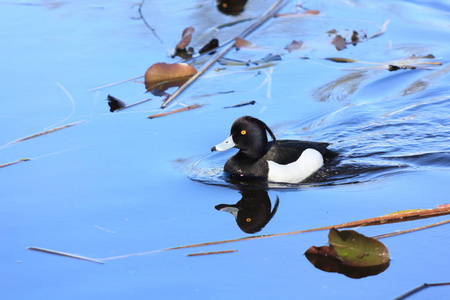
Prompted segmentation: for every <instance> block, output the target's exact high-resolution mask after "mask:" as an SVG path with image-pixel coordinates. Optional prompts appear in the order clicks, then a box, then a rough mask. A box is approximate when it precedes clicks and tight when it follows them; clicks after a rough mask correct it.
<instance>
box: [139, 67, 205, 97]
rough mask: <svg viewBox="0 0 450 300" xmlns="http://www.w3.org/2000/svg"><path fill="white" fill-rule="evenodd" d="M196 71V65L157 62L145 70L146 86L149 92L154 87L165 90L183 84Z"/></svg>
mask: <svg viewBox="0 0 450 300" xmlns="http://www.w3.org/2000/svg"><path fill="white" fill-rule="evenodd" d="M196 73H197V70H196V69H195V68H194V67H192V66H190V65H188V64H185V63H177V64H166V63H157V64H154V65H152V66H151V67H150V68H148V70H147V72H145V87H146V89H147V91H149V92H151V91H152V90H154V89H158V90H162V91H165V90H167V89H168V88H171V87H178V86H181V85H183V84H184V83H185V82H186V81H188V80H189V78H191V77H192V76H194V75H195V74H196Z"/></svg>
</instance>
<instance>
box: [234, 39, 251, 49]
mask: <svg viewBox="0 0 450 300" xmlns="http://www.w3.org/2000/svg"><path fill="white" fill-rule="evenodd" d="M234 46H235V47H236V50H239V49H242V48H244V49H248V48H254V47H255V46H254V45H253V44H252V42H249V41H247V40H246V39H243V38H241V37H237V38H236V40H235V42H234Z"/></svg>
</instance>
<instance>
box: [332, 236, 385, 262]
mask: <svg viewBox="0 0 450 300" xmlns="http://www.w3.org/2000/svg"><path fill="white" fill-rule="evenodd" d="M328 242H329V243H330V246H331V247H333V248H334V249H335V250H336V252H337V254H338V256H339V257H340V258H341V260H342V262H343V263H344V265H347V266H352V267H371V266H377V265H382V264H385V263H387V262H389V261H390V257H389V250H388V249H387V247H386V246H385V245H384V244H383V243H382V242H380V241H379V240H377V239H374V238H369V237H366V236H364V235H362V234H360V233H358V232H356V231H354V230H342V231H338V230H336V229H334V228H332V229H330V232H329V233H328Z"/></svg>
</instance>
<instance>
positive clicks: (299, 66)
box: [0, 1, 450, 299]
mask: <svg viewBox="0 0 450 300" xmlns="http://www.w3.org/2000/svg"><path fill="white" fill-rule="evenodd" d="M29 3H33V4H35V5H23V4H22V5H21V4H6V3H0V7H1V9H0V20H1V22H2V24H3V30H2V31H1V33H0V41H1V42H0V43H1V45H2V47H1V48H2V54H3V55H2V58H3V60H2V68H1V70H0V72H1V74H2V79H3V81H4V82H3V85H2V86H3V88H2V96H1V103H2V109H1V112H0V124H1V127H2V128H3V130H2V131H1V134H0V164H5V163H9V162H13V161H17V160H19V159H25V158H26V159H30V161H26V162H20V163H18V164H14V165H11V166H8V167H4V168H0V191H1V195H2V196H1V204H0V212H1V216H2V222H1V225H0V236H1V237H2V246H1V247H0V253H1V256H0V257H1V262H2V267H3V268H2V270H1V271H0V274H1V278H2V281H1V283H0V291H1V292H2V299H36V298H38V299H41V298H42V299H85V298H89V299H124V298H128V299H148V298H154V299H211V298H214V299H229V298H237V299H241V298H247V299H258V298H259V299H297V298H306V299H311V298H315V299H328V298H331V297H333V298H334V299H390V298H394V297H396V296H399V295H401V294H403V293H405V292H407V291H408V290H410V289H413V288H414V287H416V286H419V285H422V284H423V283H425V282H426V283H434V282H448V275H447V273H448V272H447V270H448V268H449V266H450V265H449V262H448V259H445V257H446V255H447V250H446V249H448V247H449V246H450V244H449V238H448V232H449V231H448V228H447V226H448V225H443V226H440V227H435V228H432V229H428V230H423V231H418V232H415V233H410V234H405V235H400V236H397V237H391V238H387V239H383V240H382V242H383V243H385V244H386V246H387V247H388V248H389V252H390V254H391V258H392V261H391V264H390V266H389V268H388V269H387V270H386V271H384V272H383V273H381V274H379V275H377V276H370V277H366V278H363V279H358V280H356V279H351V278H348V277H345V276H344V275H341V274H336V273H325V272H323V271H320V270H318V269H315V268H314V267H313V266H312V265H311V264H310V263H309V262H308V261H307V260H306V258H305V257H304V255H303V253H304V251H306V249H308V248H309V247H310V246H312V245H315V246H321V245H325V244H326V243H327V232H326V231H319V232H314V233H307V234H298V235H290V236H285V237H273V238H266V239H258V240H250V241H244V242H236V243H229V244H222V245H216V246H208V247H200V248H190V249H184V250H171V251H160V250H162V249H166V248H170V247H176V246H182V245H190V244H195V243H202V242H212V241H220V240H227V239H236V238H242V237H248V236H255V235H259V234H261V235H265V234H273V233H282V232H290V231H296V230H302V229H310V228H315V227H321V226H327V225H333V224H340V223H344V222H350V221H355V220H360V219H364V218H370V217H376V216H381V215H384V214H388V213H392V212H396V211H402V210H409V209H418V208H435V207H436V206H438V205H441V204H446V203H448V202H449V200H448V199H449V198H448V194H449V193H450V186H449V184H448V182H449V180H450V176H449V172H448V169H449V166H450V154H449V153H450V146H449V145H450V143H449V140H450V134H449V131H448V128H449V122H450V121H449V119H450V118H449V111H450V90H449V88H448V86H449V82H450V76H449V70H450V69H449V66H448V61H449V60H448V57H449V55H450V49H449V48H448V45H447V43H446V41H448V39H449V37H450V34H449V30H448V29H449V28H450V23H449V21H448V14H449V13H450V5H449V4H448V3H446V2H439V3H434V2H426V3H425V2H420V1H383V2H372V1H362V2H358V3H357V4H355V3H353V2H352V3H349V2H333V3H329V2H319V3H307V4H308V8H310V9H317V10H320V12H321V13H320V14H319V15H318V16H309V17H306V18H276V19H274V20H271V21H270V22H268V23H267V24H265V25H263V26H262V27H261V28H260V29H259V30H258V31H256V32H255V33H253V34H252V35H250V36H249V37H248V40H250V41H251V42H253V43H254V44H255V45H259V46H265V48H259V49H258V50H255V51H248V50H240V51H235V50H232V51H230V52H229V53H228V54H227V55H226V57H227V58H230V59H238V60H244V61H246V60H248V59H252V60H257V59H261V58H264V57H266V56H267V54H268V53H270V52H272V53H275V52H279V51H281V52H282V49H283V48H284V47H285V46H286V45H288V44H289V43H290V42H291V41H292V40H299V41H303V42H304V43H305V48H304V49H302V50H299V51H296V52H293V53H291V54H283V55H282V60H281V61H277V62H276V65H274V66H272V67H267V68H262V69H254V70H247V69H246V67H245V66H244V67H242V66H226V69H225V70H221V71H214V69H215V68H223V67H224V66H220V65H214V66H213V68H212V69H211V70H210V71H209V72H207V73H206V74H205V75H204V76H202V78H201V79H200V80H199V81H198V82H196V83H195V84H194V85H193V86H191V87H190V88H189V89H188V90H186V91H185V92H184V93H183V94H182V95H181V96H180V97H178V98H177V99H176V100H175V101H174V102H173V103H172V104H170V105H169V107H167V108H166V109H165V110H164V111H168V110H171V109H177V108H180V107H181V106H182V105H190V104H194V103H199V104H205V105H204V106H203V107H202V108H200V109H197V110H193V111H190V112H183V113H179V114H175V115H171V116H166V117H161V118H156V119H151V120H150V119H148V118H147V116H148V115H150V114H154V113H159V112H161V109H160V108H159V107H160V105H161V103H162V102H161V98H159V97H155V96H153V95H150V94H149V93H145V87H144V84H143V83H142V82H140V80H143V79H136V80H132V81H130V82H127V83H123V84H119V85H115V86H111V87H107V88H102V89H97V90H95V91H90V89H92V88H95V87H99V86H102V85H105V84H108V83H112V82H117V81H121V80H124V79H128V78H133V77H136V76H139V75H143V74H144V73H145V71H146V69H147V68H148V67H149V66H150V65H152V64H154V63H157V62H176V61H179V58H175V59H172V58H170V56H169V54H170V50H171V49H172V48H173V47H174V45H175V44H176V43H177V42H178V41H179V39H180V38H181V32H182V31H183V29H184V28H185V27H187V26H194V27H195V28H196V32H195V34H194V36H193V41H192V46H193V47H194V48H196V49H198V48H199V47H200V45H203V44H204V43H205V42H206V41H208V40H209V39H210V37H211V36H217V37H218V38H219V40H220V42H221V43H222V41H226V40H228V39H229V38H230V37H233V36H234V35H235V34H237V32H241V31H242V30H243V29H245V27H246V26H248V25H249V24H248V22H244V23H241V24H239V25H237V26H236V27H234V26H232V27H227V28H226V29H223V30H221V31H219V32H218V31H215V30H214V27H216V26H217V25H220V24H224V23H227V22H231V21H234V20H236V19H238V18H248V17H257V16H259V15H261V12H262V11H264V10H265V9H266V8H267V7H268V6H270V4H271V3H270V2H267V1H258V2H257V1H249V3H248V4H247V5H246V10H245V11H244V13H242V14H241V16H239V17H230V16H225V15H221V14H220V13H218V12H217V9H216V7H215V5H213V3H212V2H200V1H184V2H183V3H180V2H179V1H171V2H167V1H155V2H152V3H150V2H145V3H144V5H143V6H142V13H143V15H144V16H145V18H146V20H147V22H148V23H149V24H150V25H151V26H153V27H154V29H155V31H156V32H157V34H158V36H159V37H160V38H161V40H162V42H160V41H159V40H158V39H157V38H156V37H155V36H154V34H153V33H152V32H151V31H150V30H149V28H148V27H146V26H145V24H144V23H143V22H142V20H140V19H139V12H138V8H139V7H138V6H137V5H136V3H134V2H124V3H110V2H108V1H96V2H92V1H76V2H64V1H60V2H52V1H33V2H31V1H30V2H29ZM305 5H306V4H305ZM293 11H295V3H289V4H288V5H287V7H286V8H285V9H284V10H283V11H282V12H283V13H289V12H293ZM386 20H390V22H389V24H388V26H387V29H386V32H385V33H384V34H383V35H381V36H379V37H377V38H374V39H371V40H369V41H368V42H364V43H360V44H358V45H357V46H352V45H348V47H347V49H345V50H343V51H337V50H336V49H335V48H334V46H333V45H331V44H330V40H331V39H332V38H331V37H330V36H329V35H328V34H327V31H329V30H332V29H335V30H337V31H338V32H339V33H341V34H343V35H348V34H350V33H351V31H352V30H358V31H359V32H360V33H362V32H365V33H367V34H368V35H372V34H375V33H377V32H378V31H379V30H380V28H379V27H377V25H378V26H381V25H382V24H383V23H384V22H385V21H386ZM375 23H376V24H377V25H376V24H375ZM268 47H272V48H268ZM430 53H431V54H433V55H434V56H435V58H434V59H421V60H420V61H432V62H441V63H442V65H441V66H438V65H423V67H424V68H423V69H416V70H398V71H393V72H389V71H387V70H386V69H385V67H386V65H388V64H394V65H395V64H400V63H401V61H404V60H405V59H406V58H408V57H410V56H411V55H419V56H420V55H427V54H430ZM305 56H306V57H308V58H309V59H302V58H301V57H305ZM327 57H345V58H350V59H357V60H361V61H366V62H376V63H384V65H381V67H379V68H368V67H373V66H377V65H373V64H338V63H334V62H331V61H328V60H324V58H327ZM202 62H203V61H202V60H198V61H196V62H194V63H193V64H194V65H195V67H197V68H198V67H199V66H201V64H202ZM408 63H409V64H412V63H414V62H411V61H409V62H408ZM378 66H380V65H378ZM168 92H170V93H172V92H173V90H170V91H168ZM225 92H226V93H225ZM108 94H111V95H113V96H115V97H117V98H119V99H121V100H123V101H124V102H125V103H127V104H131V103H134V102H138V101H141V100H144V99H147V98H151V99H152V100H151V101H149V102H146V103H144V104H141V105H138V106H135V107H133V108H130V109H127V110H123V111H121V112H118V113H110V112H109V107H108V105H107V100H106V98H107V95H108ZM251 100H255V101H256V103H255V105H251V106H243V107H239V108H230V109H224V107H227V106H231V105H235V104H239V103H242V102H246V101H251ZM242 115H252V116H254V117H257V118H259V119H261V120H263V121H264V122H266V123H267V124H268V125H269V126H270V127H271V128H272V129H273V131H274V133H275V135H276V136H277V138H279V139H302V140H311V141H321V142H328V143H331V146H330V148H331V149H333V150H334V151H336V152H338V153H339V157H338V159H337V160H336V161H335V162H334V163H333V164H331V165H330V166H328V167H327V168H325V169H324V170H322V171H321V172H319V173H318V174H317V176H315V177H314V178H312V179H311V180H309V181H308V182H306V183H301V184H297V185H271V186H265V185H262V186H261V185H251V184H250V185H246V186H242V185H240V184H236V183H233V182H230V181H229V180H227V177H226V176H225V175H224V174H223V172H222V166H223V164H224V162H225V161H226V160H227V159H228V157H230V156H231V155H232V154H233V151H234V150H229V151H227V152H221V153H211V152H210V149H211V146H213V145H215V144H217V143H219V142H221V141H223V140H224V139H225V138H226V137H227V136H228V134H229V129H230V126H231V124H232V122H233V121H234V120H235V119H236V118H238V117H240V116H242ZM78 121H84V122H83V123H81V124H78V125H74V126H73V127H71V128H66V129H62V130H60V131H58V132H53V133H49V134H47V135H43V136H39V137H36V138H33V139H30V140H27V141H23V142H18V143H15V144H10V143H11V142H13V141H16V140H18V139H20V138H23V137H25V136H28V135H31V134H35V133H38V132H41V131H44V130H47V129H50V128H54V127H57V126H61V125H66V124H70V123H73V122H78ZM258 197H262V198H261V200H255V198H258ZM255 203H256V204H262V205H260V206H261V207H262V209H260V210H258V211H257V213H258V214H259V216H262V219H261V220H262V221H261V222H260V223H258V224H252V225H253V227H252V228H250V229H249V228H248V227H245V226H243V225H242V224H241V225H240V226H239V223H238V222H237V220H236V219H235V217H234V216H233V215H231V214H229V213H227V212H224V211H218V208H219V209H220V208H223V207H224V205H226V206H228V207H234V205H236V206H239V207H241V208H242V207H243V208H244V209H243V211H245V208H248V207H249V205H250V206H251V205H252V204H255ZM219 205H222V206H219ZM257 206H258V205H257ZM261 207H259V208H261ZM256 218H257V217H254V216H252V219H256ZM442 220H446V217H439V218H433V219H426V220H420V221H413V222H403V223H396V224H391V225H383V226H373V227H361V228H357V229H356V230H357V231H358V232H360V233H362V234H365V235H367V236H373V235H377V234H382V233H388V232H394V231H397V230H403V229H409V228H413V227H418V226H423V225H427V224H431V223H435V222H438V221H442ZM247 225H248V224H247ZM247 232H254V233H247ZM28 247H41V248H47V249H52V250H56V251H63V252H68V253H73V254H79V255H83V256H88V257H91V258H95V259H100V260H103V261H104V262H105V263H104V264H103V265H100V264H96V263H92V262H86V261H81V260H76V259H72V258H67V257H61V256H57V255H50V254H45V253H40V252H35V251H31V250H28V249H27V248H28ZM221 250H237V251H236V252H234V253H230V254H218V255H209V256H199V257H187V256H186V255H187V254H191V253H199V252H209V251H221ZM430 252H431V253H430ZM448 292H449V289H448V287H439V288H429V289H427V290H425V291H423V292H421V293H420V294H417V295H416V296H414V297H411V299H430V298H436V299H438V298H444V297H445V296H446V295H448Z"/></svg>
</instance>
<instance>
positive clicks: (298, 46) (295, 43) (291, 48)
mask: <svg viewBox="0 0 450 300" xmlns="http://www.w3.org/2000/svg"><path fill="white" fill-rule="evenodd" d="M302 46H303V42H299V41H296V40H293V41H292V42H291V43H290V44H289V45H287V46H286V47H285V48H284V49H285V50H286V51H287V52H289V53H291V52H292V51H295V50H299V49H301V48H302Z"/></svg>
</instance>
